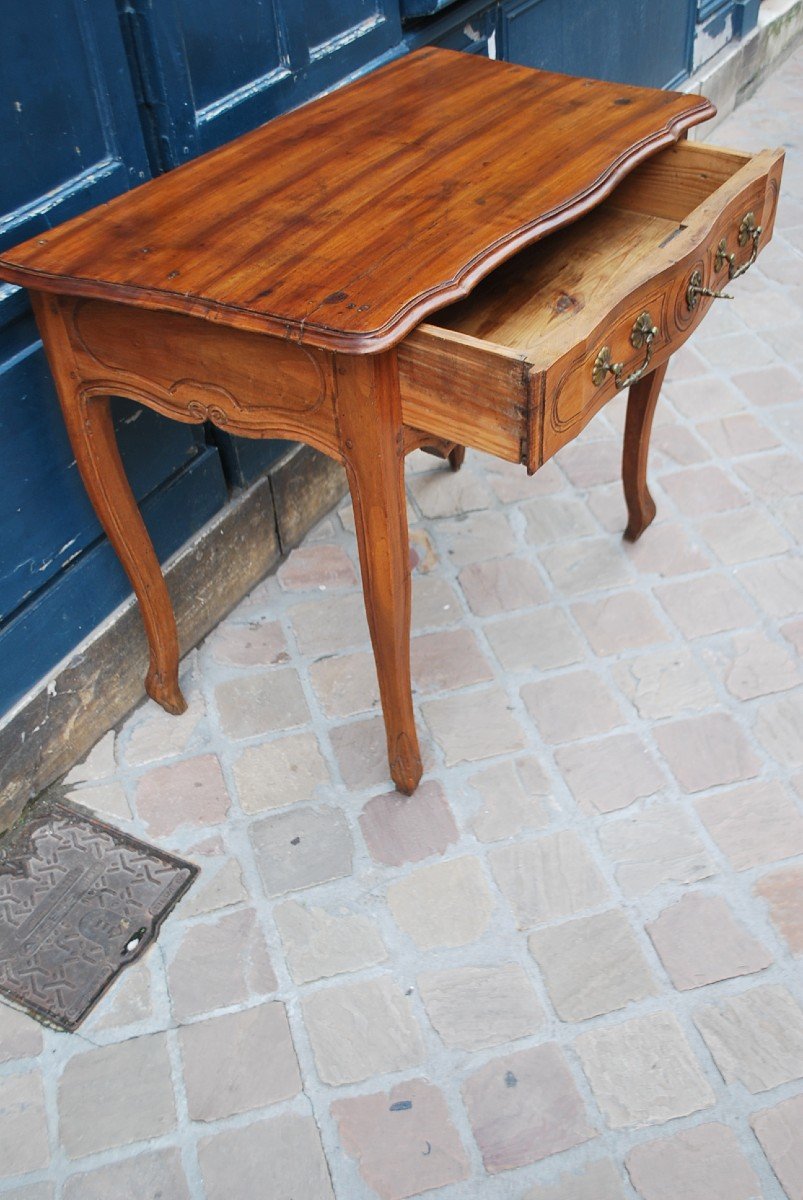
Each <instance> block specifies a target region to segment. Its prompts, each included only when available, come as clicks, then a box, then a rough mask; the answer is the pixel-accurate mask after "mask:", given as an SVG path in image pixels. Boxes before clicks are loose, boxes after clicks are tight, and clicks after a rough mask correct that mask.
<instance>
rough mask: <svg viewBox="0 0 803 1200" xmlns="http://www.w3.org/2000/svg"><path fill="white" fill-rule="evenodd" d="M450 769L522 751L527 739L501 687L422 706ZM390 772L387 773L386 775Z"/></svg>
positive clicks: (484, 689) (432, 701) (426, 703)
mask: <svg viewBox="0 0 803 1200" xmlns="http://www.w3.org/2000/svg"><path fill="white" fill-rule="evenodd" d="M421 711H422V712H423V714H424V719H425V720H426V723H427V725H428V726H429V728H430V730H431V731H432V736H433V737H434V739H435V741H436V742H437V743H438V745H439V746H440V748H441V750H442V751H443V756H444V760H445V763H446V766H447V767H453V766H455V764H456V763H460V762H476V761H477V760H478V759H482V758H493V757H495V756H496V755H497V754H509V753H511V752H513V751H516V750H523V749H524V748H525V747H526V745H527V738H526V736H525V734H524V731H523V729H522V728H521V726H520V725H519V723H518V721H517V720H516V718H515V717H514V716H513V714H512V713H511V711H510V706H509V702H508V698H507V696H506V695H505V693H504V692H503V691H502V689H501V688H497V687H494V688H483V689H482V690H481V691H476V692H462V693H458V694H456V695H454V696H443V697H441V698H439V699H436V700H427V701H426V702H425V703H423V704H422V705H421ZM386 773H387V772H386Z"/></svg>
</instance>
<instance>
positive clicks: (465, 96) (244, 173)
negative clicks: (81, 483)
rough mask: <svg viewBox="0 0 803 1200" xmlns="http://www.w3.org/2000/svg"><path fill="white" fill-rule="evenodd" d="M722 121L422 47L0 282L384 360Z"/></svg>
mask: <svg viewBox="0 0 803 1200" xmlns="http://www.w3.org/2000/svg"><path fill="white" fill-rule="evenodd" d="M713 113H714V109H713V106H712V105H711V104H710V103H709V102H708V101H707V100H705V99H702V98H701V97H700V96H696V95H683V94H680V93H676V92H662V91H657V90H655V89H652V88H636V87H626V86H624V85H622V84H613V83H601V82H598V81H593V80H588V79H576V78H573V77H571V76H566V75H555V74H552V73H549V72H545V71H533V70H532V69H530V68H524V67H517V66H514V65H511V64H509V63H500V62H495V61H489V60H487V59H484V58H481V57H479V56H476V55H469V54H460V53H456V52H453V51H448V50H439V49H434V48H426V49H424V50H420V51H418V52H416V53H414V54H411V55H408V56H407V57H405V58H401V59H399V60H397V61H395V62H393V63H391V64H390V65H388V66H386V67H384V68H382V69H380V70H378V71H376V72H374V73H372V74H370V75H367V76H365V77H363V78H361V79H360V80H358V81H357V82H355V83H352V84H349V85H347V86H346V87H344V88H342V89H340V90H339V91H336V92H333V93H331V94H330V95H327V96H323V97H321V98H320V99H318V100H315V101H313V102H312V103H310V104H307V105H305V106H304V107H302V108H300V109H296V110H295V111H293V112H290V113H287V114H285V115H284V116H281V117H278V118H276V119H275V120H273V121H271V122H269V123H268V124H267V125H264V126H262V127H260V128H259V129H256V130H254V131H253V132H252V133H249V134H246V135H244V136H243V137H240V138H238V139H236V140H235V141H233V142H230V143H229V144H227V145H225V146H223V147H222V148H220V149H219V150H215V151H212V152H211V153H209V154H205V155H203V156H202V157H201V158H198V159H195V160H194V161H193V162H191V163H188V164H186V165H185V166H182V167H179V168H178V169H177V170H175V171H171V172H170V173H168V174H166V175H163V176H160V177H159V178H158V179H155V180H152V181H151V182H149V183H146V184H143V185H142V186H141V187H138V188H136V189H135V190H133V191H131V192H128V193H126V194H125V195H122V196H119V197H117V198H116V199H114V200H111V201H110V202H109V203H107V204H104V205H101V206H100V207H99V208H95V209H93V210H92V211H91V212H89V213H85V214H83V215H81V216H79V217H76V218H74V219H73V220H71V221H69V222H67V223H65V224H64V225H61V226H59V227H58V228H57V229H55V230H53V231H52V232H47V233H43V234H40V235H39V236H37V237H35V238H33V239H31V240H30V241H28V242H26V243H24V244H23V245H21V246H18V247H16V248H15V249H13V250H8V251H5V252H4V253H3V254H2V256H0V278H4V279H6V280H8V281H9V282H13V283H19V284H23V285H25V286H27V287H30V288H33V289H36V290H40V291H55V292H59V293H62V294H67V295H80V296H94V297H99V298H103V299H107V300H117V301H122V302H124V303H128V304H133V305H139V306H143V307H146V308H151V309H159V310H168V311H177V312H183V313H191V314H195V315H198V316H202V317H206V318H208V319H210V320H214V321H216V322H220V323H222V324H227V325H233V326H236V327H238V328H241V329H253V330H260V331H263V332H266V333H270V334H273V335H276V336H279V337H282V338H290V339H292V340H295V341H299V342H304V343H306V344H308V345H314V346H321V347H325V348H329V349H334V350H340V351H344V352H346V353H358V354H359V353H371V352H376V351H380V350H383V349H386V348H388V347H390V346H392V345H394V344H395V343H396V342H398V341H399V340H400V339H401V338H402V337H404V336H405V335H406V334H407V333H408V332H409V331H410V330H411V329H412V328H413V327H414V326H415V325H417V324H418V323H419V322H420V321H421V320H422V318H424V317H425V316H427V315H428V314H429V313H431V312H433V311H435V310H436V309H438V308H441V307H443V306H444V305H446V304H448V303H450V302H451V301H453V300H455V299H458V298H459V297H461V296H464V295H466V294H467V293H468V292H469V291H470V290H471V288H472V287H473V286H474V285H475V284H476V283H477V282H478V281H479V280H480V279H481V278H482V277H483V276H485V275H486V274H488V272H489V271H491V270H492V269H493V267H495V266H496V265H497V264H498V263H500V262H502V261H503V260H504V259H506V258H508V257H509V256H510V255H511V254H513V253H514V252H515V251H516V250H518V249H519V248H521V247H522V246H524V245H527V244H529V243H531V242H533V241H536V240H537V239H538V238H540V237H542V236H544V235H545V234H548V233H550V232H551V231H552V230H554V229H556V228H558V227H559V226H561V225H565V224H566V223H568V222H569V221H571V220H573V219H575V218H576V217H577V216H580V215H581V214H582V213H584V212H586V211H587V210H588V209H590V208H591V207H593V206H594V205H595V204H596V203H598V202H599V200H600V199H601V198H602V197H603V196H605V195H606V194H607V193H608V192H609V191H610V190H611V189H612V188H613V187H614V186H615V185H616V183H617V182H618V181H619V180H620V179H621V178H622V176H623V175H624V174H626V173H627V172H628V171H629V170H630V169H631V168H632V167H633V166H635V165H636V163H638V162H639V161H641V160H642V159H644V158H646V157H647V156H648V155H651V154H653V153H654V152H655V150H656V149H658V148H659V147H661V146H664V145H668V144H670V143H671V142H673V141H675V140H677V138H678V137H679V136H680V135H681V134H682V132H683V131H684V130H685V129H687V128H688V127H689V126H691V125H694V124H696V123H698V122H700V121H704V120H706V119H707V118H708V117H710V116H712V115H713Z"/></svg>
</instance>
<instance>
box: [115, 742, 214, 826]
mask: <svg viewBox="0 0 803 1200" xmlns="http://www.w3.org/2000/svg"><path fill="white" fill-rule="evenodd" d="M230 804H231V801H230V800H229V794H228V792H227V791H226V784H225V781H224V779H223V772H222V771H221V769H220V763H219V762H218V760H217V758H216V757H215V755H214V754H203V755H201V757H200V758H188V759H186V760H185V761H184V762H178V763H172V764H171V765H170V766H169V767H157V768H156V769H155V770H153V771H149V772H148V773H147V775H144V776H143V777H142V779H140V781H139V784H138V785H137V793H136V807H137V812H138V813H139V816H140V817H141V819H142V820H143V821H144V822H145V824H146V825H147V827H148V833H150V834H151V835H152V836H153V837H166V836H169V835H170V834H172V833H175V831H176V830H177V829H180V828H181V826H183V825H202V826H208V825H217V824H219V822H221V821H223V820H225V818H226V814H227V813H228V811H229V806H230Z"/></svg>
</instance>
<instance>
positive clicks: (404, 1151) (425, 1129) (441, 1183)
mask: <svg viewBox="0 0 803 1200" xmlns="http://www.w3.org/2000/svg"><path fill="white" fill-rule="evenodd" d="M332 1115H333V1116H334V1118H335V1120H336V1121H337V1124H338V1128H339V1131H340V1140H341V1142H342V1144H343V1147H344V1149H345V1151H346V1153H347V1154H350V1155H351V1156H352V1158H356V1160H357V1163H358V1167H359V1171H360V1175H361V1176H362V1177H363V1179H364V1180H365V1182H366V1183H367V1184H368V1186H369V1187H370V1188H372V1190H373V1191H374V1192H375V1193H376V1194H377V1196H379V1197H380V1198H381V1200H406V1197H408V1196H419V1195H420V1194H421V1193H422V1192H428V1191H430V1190H431V1189H432V1188H441V1187H446V1186H447V1185H448V1184H450V1183H461V1182H462V1181H463V1180H465V1179H468V1178H469V1176H470V1174H471V1166H470V1163H469V1159H468V1156H467V1154H466V1151H465V1148H464V1146H463V1143H462V1142H461V1140H460V1135H459V1133H458V1132H457V1130H456V1129H455V1127H454V1124H453V1122H452V1119H451V1117H450V1115H449V1110H448V1108H447V1105H446V1099H445V1097H444V1095H443V1092H441V1091H440V1090H439V1089H438V1088H436V1087H434V1086H433V1084H432V1083H430V1082H429V1080H428V1079H411V1080H409V1081H408V1082H406V1083H399V1084H397V1085H396V1086H395V1087H394V1088H391V1090H390V1091H389V1092H375V1093H372V1094H371V1095H368V1096H351V1097H348V1098H346V1099H342V1100H335V1102H334V1104H333V1105H332Z"/></svg>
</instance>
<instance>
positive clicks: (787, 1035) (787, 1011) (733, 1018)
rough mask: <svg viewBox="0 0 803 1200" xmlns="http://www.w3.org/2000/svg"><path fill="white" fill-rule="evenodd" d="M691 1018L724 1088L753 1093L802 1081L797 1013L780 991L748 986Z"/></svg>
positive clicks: (802, 1032)
mask: <svg viewBox="0 0 803 1200" xmlns="http://www.w3.org/2000/svg"><path fill="white" fill-rule="evenodd" d="M693 1015H694V1020H695V1023H696V1024H697V1027H698V1028H699V1030H700V1033H701V1034H702V1035H703V1037H704V1038H705V1040H706V1043H707V1044H708V1048H709V1050H710V1051H711V1054H712V1055H713V1057H714V1061H715V1062H716V1064H717V1066H718V1067H719V1070H720V1073H721V1075H722V1077H723V1079H724V1080H725V1082H726V1083H733V1082H734V1081H738V1082H739V1083H741V1084H744V1086H745V1087H746V1088H747V1090H748V1091H749V1092H753V1093H756V1092H766V1091H769V1089H770V1088H774V1087H777V1086H778V1085H779V1084H781V1083H790V1082H791V1081H792V1080H793V1079H800V1078H801V1076H803V1012H801V1010H800V1006H799V1005H798V1003H797V1001H796V1000H795V999H794V997H793V996H792V995H791V993H790V992H789V991H787V989H786V988H785V987H782V986H781V985H779V984H769V983H767V984H763V985H762V986H760V987H753V988H750V989H749V991H746V992H740V993H739V995H737V996H731V997H730V998H729V999H726V1000H723V1001H721V1002H720V1003H719V1004H708V1005H703V1006H701V1007H700V1008H698V1009H696V1011H695V1012H694V1014H693Z"/></svg>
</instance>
